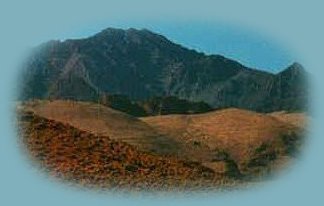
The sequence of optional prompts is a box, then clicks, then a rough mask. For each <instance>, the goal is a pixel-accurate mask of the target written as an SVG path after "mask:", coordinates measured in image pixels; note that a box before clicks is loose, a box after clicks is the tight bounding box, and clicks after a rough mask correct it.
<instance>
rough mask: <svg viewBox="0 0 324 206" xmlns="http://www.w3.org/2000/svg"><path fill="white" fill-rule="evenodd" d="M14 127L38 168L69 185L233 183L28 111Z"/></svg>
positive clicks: (115, 186) (138, 187)
mask: <svg viewBox="0 0 324 206" xmlns="http://www.w3.org/2000/svg"><path fill="white" fill-rule="evenodd" d="M19 126H20V131H21V132H22V136H21V137H22V140H23V142H24V143H25V146H26V147H27V149H28V152H29V154H30V155H31V157H32V159H33V160H36V161H37V162H36V163H37V164H38V165H39V166H41V169H43V170H46V171H48V172H50V174H51V175H52V176H54V177H56V178H59V179H61V180H65V181H69V182H70V183H73V184H77V185H81V186H87V187H94V188H100V189H102V188H103V189H108V188H109V189H123V190H132V191H138V190H144V191H152V190H159V191H161V190H179V189H180V190H188V189H204V188H206V187H214V188H218V187H224V186H228V185H230V184H231V186H233V184H232V183H233V180H231V179H230V178H228V177H226V176H222V175H219V174H216V173H215V172H213V171H212V170H210V169H208V168H206V167H204V166H202V165H201V164H199V163H190V162H185V161H181V160H178V159H177V158H175V157H166V156H158V155H156V154H151V153H147V152H142V151H138V150H137V149H136V148H135V147H133V146H131V145H129V144H127V143H125V142H122V141H119V140H113V139H110V138H109V137H108V136H98V135H94V134H92V133H89V132H86V131H82V130H79V129H77V128H75V127H72V126H71V125H69V124H64V123H61V122H57V121H54V120H49V119H46V118H43V117H40V116H38V115H35V114H33V112H26V111H21V113H20V116H19ZM235 181H237V182H239V181H238V180H235Z"/></svg>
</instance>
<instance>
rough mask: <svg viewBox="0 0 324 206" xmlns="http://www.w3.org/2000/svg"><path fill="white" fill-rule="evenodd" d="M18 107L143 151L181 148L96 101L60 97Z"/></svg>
mask: <svg viewBox="0 0 324 206" xmlns="http://www.w3.org/2000/svg"><path fill="white" fill-rule="evenodd" d="M22 108H23V110H25V111H32V112H34V113H35V114H36V115H39V116H41V117H44V118H47V119H51V120H56V121H58V122H62V123H66V124H69V125H71V126H73V127H76V128H78V129H81V130H84V131H88V132H91V133H93V134H95V135H101V136H109V137H110V138H111V139H114V140H120V141H123V142H126V143H128V144H130V145H133V146H136V147H138V148H139V149H140V150H143V151H154V152H156V153H158V154H170V153H174V152H176V151H179V150H180V149H181V148H180V147H181V145H179V144H178V143H177V142H175V141H173V139H170V138H168V137H167V136H164V135H160V134H159V133H157V132H156V131H155V129H153V128H151V127H150V126H149V125H148V124H147V123H145V122H143V121H141V120H139V119H137V118H135V117H132V116H130V115H127V114H125V113H122V112H119V111H116V110H113V109H111V108H109V107H105V106H103V105H100V104H94V103H88V102H77V101H64V100H55V101H32V102H28V103H25V104H24V105H23V107H22Z"/></svg>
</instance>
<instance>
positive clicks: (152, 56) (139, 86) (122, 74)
mask: <svg viewBox="0 0 324 206" xmlns="http://www.w3.org/2000/svg"><path fill="white" fill-rule="evenodd" d="M23 67H24V68H23V72H22V74H23V75H21V81H20V83H21V90H20V95H19V99H20V100H29V99H72V100H78V101H92V102H96V101H98V99H102V97H104V96H105V95H123V96H126V97H127V98H129V99H130V101H132V102H143V101H145V100H148V99H150V98H154V97H176V98H179V99H183V100H187V101H190V102H204V103H207V104H208V105H210V107H211V108H213V109H220V108H229V107H236V108H242V109H248V110H253V111H258V112H273V111H280V110H286V111H304V110H305V109H306V106H307V101H306V100H307V85H306V79H307V72H306V71H305V69H304V68H303V67H302V66H301V65H300V64H299V63H293V64H291V65H290V66H288V67H287V68H283V70H282V71H281V72H279V73H276V74H274V73H270V72H265V71H262V70H258V69H253V68H249V67H246V66H244V65H242V64H240V63H239V62H237V61H235V60H232V59H229V58H226V57H224V56H221V55H207V54H204V53H202V52H197V51H195V50H192V49H188V48H185V47H184V46H181V45H179V44H176V43H173V42H172V41H170V40H168V39H167V38H166V37H164V36H162V35H160V34H156V33H153V32H152V31H149V30H146V29H142V30H138V29H132V28H131V29H127V30H123V29H114V28H108V29H105V30H103V31H101V32H99V33H97V34H95V35H93V36H91V37H88V38H84V39H73V40H65V41H49V42H46V43H43V44H41V45H39V46H38V47H36V48H34V50H33V52H32V54H31V55H30V56H29V57H28V58H27V61H26V63H25V64H24V66H23Z"/></svg>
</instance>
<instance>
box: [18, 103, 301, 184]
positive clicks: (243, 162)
mask: <svg viewBox="0 0 324 206" xmlns="http://www.w3.org/2000/svg"><path fill="white" fill-rule="evenodd" d="M23 108H24V109H23V111H29V112H32V113H34V114H35V115H37V116H40V117H42V118H45V119H48V120H53V121H56V122H60V123H63V124H67V125H71V126H72V127H74V128H77V129H79V130H81V131H86V132H89V133H91V134H93V135H97V136H108V137H109V138H110V139H112V140H115V141H120V142H124V143H126V144H129V145H132V146H134V148H137V149H138V150H139V151H143V152H149V153H153V154H156V155H162V156H169V157H174V158H177V159H179V160H183V161H189V162H192V161H194V162H198V163H200V164H202V165H204V166H205V167H207V168H210V169H212V170H214V172H216V173H218V174H222V175H224V174H230V173H231V175H229V176H231V177H236V178H239V177H241V176H251V175H255V174H259V173H263V172H264V171H268V172H269V170H270V169H269V168H271V167H272V166H273V165H276V162H278V163H280V162H282V160H283V159H287V158H288V159H290V158H293V157H294V155H295V154H296V153H297V152H298V150H299V149H300V144H301V141H302V137H301V136H302V131H303V128H302V127H300V126H298V125H296V124H295V123H294V121H293V120H294V119H293V118H291V119H289V118H285V116H281V115H287V114H285V113H276V114H262V113H256V112H252V111H247V110H242V109H235V108H231V109H223V110H218V111H212V112H207V113H203V114H191V115H190V114H187V115H181V114H178V115H162V116H151V117H143V118H135V117H132V116H129V115H127V114H124V113H121V112H119V111H115V110H113V109H110V108H107V107H105V106H102V105H98V104H94V103H86V102H74V101H62V100H55V101H33V102H29V103H25V104H24V106H23ZM296 115H297V114H296ZM298 115H299V116H301V115H302V114H298ZM290 116H292V114H291V115H290ZM282 119H284V121H283V120H282ZM290 121H291V122H290Z"/></svg>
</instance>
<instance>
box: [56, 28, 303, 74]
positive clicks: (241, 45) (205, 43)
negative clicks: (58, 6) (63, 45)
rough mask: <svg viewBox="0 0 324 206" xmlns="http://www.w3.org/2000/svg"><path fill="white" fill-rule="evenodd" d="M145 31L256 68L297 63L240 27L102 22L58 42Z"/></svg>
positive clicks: (267, 40) (273, 68)
mask: <svg viewBox="0 0 324 206" xmlns="http://www.w3.org/2000/svg"><path fill="white" fill-rule="evenodd" d="M108 27H114V28H124V29H127V28H130V27H132V28H137V29H142V28H146V29H149V30H151V31H153V32H156V33H160V34H162V35H164V36H166V37H167V38H168V39H170V40H172V41H174V42H176V43H179V44H181V45H183V46H185V47H188V48H191V49H195V50H198V51H201V52H205V53H207V54H221V55H224V56H226V57H229V58H232V59H235V60H237V61H239V62H240V63H242V64H244V65H246V66H248V67H252V68H257V69H262V70H266V71H270V72H278V71H281V70H283V69H284V68H286V67H287V66H288V65H290V64H291V63H293V62H294V61H297V59H295V58H293V57H292V55H291V53H290V52H289V51H288V50H287V49H286V48H285V46H284V45H279V44H278V43H277V42H276V41H274V40H273V39H271V38H269V37H265V36H264V35H261V34H260V33H259V32H255V31H252V30H249V28H244V27H241V26H233V25H227V24H224V23H223V24H220V23H217V24H215V23H213V24H208V23H201V22H200V23H199V22H196V23H192V22H182V23H176V22H107V23H105V22H103V23H102V22H101V23H100V24H97V25H93V24H92V25H91V26H89V25H84V27H83V28H82V26H80V28H78V29H76V30H74V31H72V29H71V30H70V31H69V32H70V33H68V34H63V35H62V36H60V37H58V38H59V39H68V38H84V37H88V36H90V35H93V34H95V33H97V32H99V31H101V30H103V29H105V28H108Z"/></svg>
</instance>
